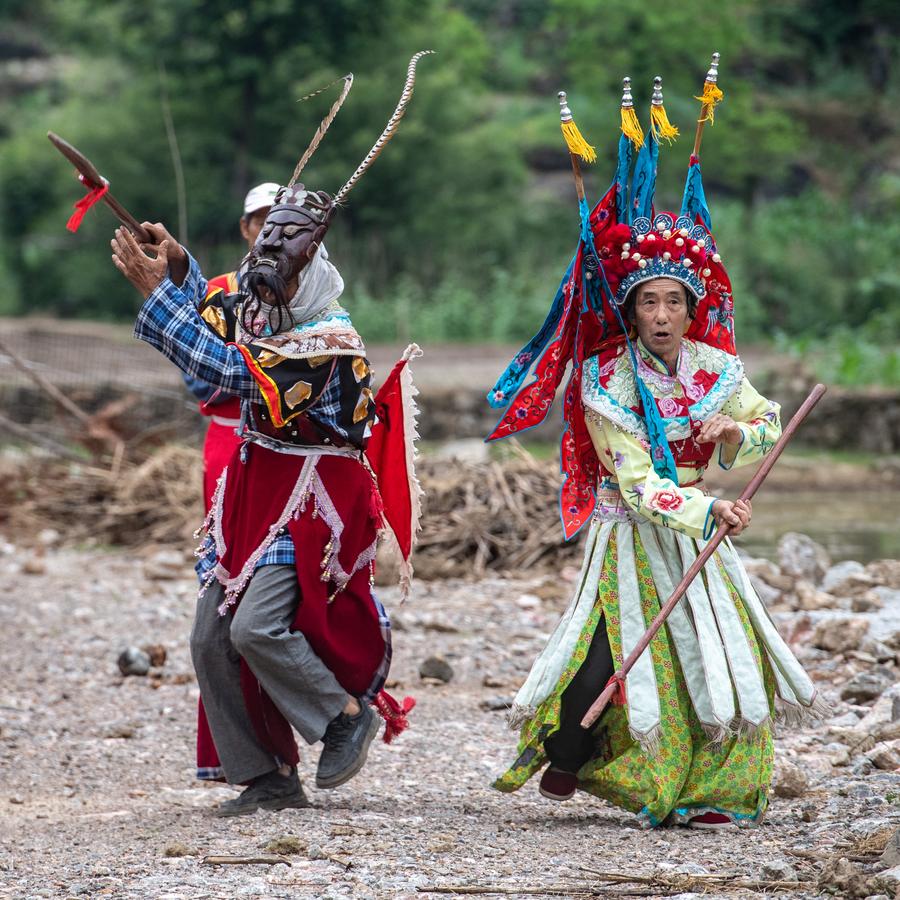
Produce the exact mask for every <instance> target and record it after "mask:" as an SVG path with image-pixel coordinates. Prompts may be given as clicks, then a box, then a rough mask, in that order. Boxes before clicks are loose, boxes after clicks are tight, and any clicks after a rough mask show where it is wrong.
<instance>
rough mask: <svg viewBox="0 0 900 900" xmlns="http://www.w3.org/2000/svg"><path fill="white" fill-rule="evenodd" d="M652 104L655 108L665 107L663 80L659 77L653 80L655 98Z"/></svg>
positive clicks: (653, 97) (651, 101)
mask: <svg viewBox="0 0 900 900" xmlns="http://www.w3.org/2000/svg"><path fill="white" fill-rule="evenodd" d="M650 103H651V104H652V105H653V106H662V105H663V92H662V78H661V76H659V75H657V76H656V78H654V79H653V96H652V97H651V98H650Z"/></svg>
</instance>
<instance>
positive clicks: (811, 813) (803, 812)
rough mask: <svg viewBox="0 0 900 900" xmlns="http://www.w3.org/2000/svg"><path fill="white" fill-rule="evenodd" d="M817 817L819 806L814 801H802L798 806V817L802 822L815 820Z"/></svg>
mask: <svg viewBox="0 0 900 900" xmlns="http://www.w3.org/2000/svg"><path fill="white" fill-rule="evenodd" d="M818 818H819V807H818V806H816V804H815V803H804V804H803V805H802V806H801V807H800V819H801V821H803V822H815V821H816V819H818Z"/></svg>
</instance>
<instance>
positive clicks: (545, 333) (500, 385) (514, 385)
mask: <svg viewBox="0 0 900 900" xmlns="http://www.w3.org/2000/svg"><path fill="white" fill-rule="evenodd" d="M574 266H575V256H573V257H572V261H571V262H570V263H569V267H568V268H567V269H566V274H565V275H563V277H562V281H560V283H559V287H558V288H557V289H556V296H555V297H554V298H553V303H552V304H551V305H550V312H548V313H547V318H546V319H544V324H543V325H541V327H540V329H539V330H538V332H537V333H536V334H535V335H534V337H533V338H532V339H531V340H530V341H529V342H528V343H527V344H526V345H525V346H524V347H523V348H522V349H521V350H520V351H519V352H518V353H517V354H516V355H515V356H514V357H513V359H512V362H510V364H509V365H508V366H507V367H506V370H505V371H504V372H503V374H502V375H501V376H500V378H498V379H497V383H496V384H495V385H494V387H493V388H492V389H491V391H489V393H488V395H487V401H488V403H489V404H490V405H491V407H493V408H494V409H502V408H503V407H505V406H508V405H509V403H510V401H511V400H512V398H513V397H514V396H515V394H516V393H517V392H518V390H519V388H520V387H521V386H522V382H523V381H524V380H525V376H526V375H527V374H528V370H529V369H530V368H531V365H532V363H533V362H534V361H535V360H536V359H538V358H539V357H540V355H541V354H542V353H543V352H544V350H545V349H546V347H547V345H548V344H549V343H550V339H551V338H552V337H553V335H554V334H555V333H556V328H557V326H558V325H559V321H560V319H561V318H562V314H563V308H564V306H565V302H564V298H563V289H564V288H565V286H566V283H567V282H568V280H569V278H570V277H571V275H572V269H573V267H574Z"/></svg>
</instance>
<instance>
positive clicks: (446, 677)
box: [419, 656, 453, 684]
mask: <svg viewBox="0 0 900 900" xmlns="http://www.w3.org/2000/svg"><path fill="white" fill-rule="evenodd" d="M419 677H420V678H434V679H436V680H437V681H443V682H444V683H445V684H446V683H447V682H448V681H450V680H451V679H452V678H453V667H452V666H451V665H450V663H448V662H447V660H446V659H444V658H443V657H442V656H429V657H428V659H426V660H425V661H424V662H423V663H422V664H421V665H420V666H419Z"/></svg>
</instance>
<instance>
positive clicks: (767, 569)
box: [744, 559, 794, 591]
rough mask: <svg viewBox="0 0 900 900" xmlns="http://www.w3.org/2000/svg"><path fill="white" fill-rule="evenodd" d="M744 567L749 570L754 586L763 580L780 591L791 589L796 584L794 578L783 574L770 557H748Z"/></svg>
mask: <svg viewBox="0 0 900 900" xmlns="http://www.w3.org/2000/svg"><path fill="white" fill-rule="evenodd" d="M744 568H745V569H746V570H747V574H748V575H749V576H750V580H751V581H752V582H753V586H754V587H756V586H757V585H758V584H759V582H763V583H764V584H767V585H768V586H769V587H773V588H775V589H776V590H778V591H789V590H790V589H791V588H792V587H793V586H794V579H793V578H791V577H790V576H788V575H783V574H782V573H781V570H780V569H779V568H778V566H776V565H775V563H773V562H770V561H769V560H768V559H747V560H745V561H744Z"/></svg>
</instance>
